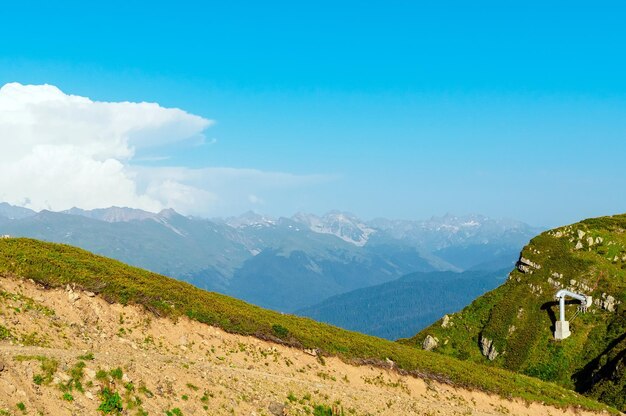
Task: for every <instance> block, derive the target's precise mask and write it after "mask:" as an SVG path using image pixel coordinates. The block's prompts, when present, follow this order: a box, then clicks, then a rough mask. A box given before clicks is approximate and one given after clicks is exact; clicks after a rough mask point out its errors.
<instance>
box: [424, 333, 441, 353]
mask: <svg viewBox="0 0 626 416" xmlns="http://www.w3.org/2000/svg"><path fill="white" fill-rule="evenodd" d="M438 346H439V340H438V339H437V338H435V337H433V336H432V335H426V338H424V342H422V349H424V350H426V351H432V350H434V349H435V348H437V347H438Z"/></svg>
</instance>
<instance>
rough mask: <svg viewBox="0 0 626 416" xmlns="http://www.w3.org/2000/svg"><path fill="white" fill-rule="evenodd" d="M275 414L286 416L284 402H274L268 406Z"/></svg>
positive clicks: (276, 415)
mask: <svg viewBox="0 0 626 416" xmlns="http://www.w3.org/2000/svg"><path fill="white" fill-rule="evenodd" d="M267 409H268V410H269V411H270V413H271V414H273V415H274V416H285V410H286V407H285V405H284V404H281V403H277V402H272V403H270V405H269V406H268V408H267Z"/></svg>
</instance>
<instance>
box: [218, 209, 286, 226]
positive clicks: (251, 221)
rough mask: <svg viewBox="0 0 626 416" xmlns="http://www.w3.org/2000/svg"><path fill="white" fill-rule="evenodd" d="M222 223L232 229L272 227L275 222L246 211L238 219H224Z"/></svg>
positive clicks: (269, 218)
mask: <svg viewBox="0 0 626 416" xmlns="http://www.w3.org/2000/svg"><path fill="white" fill-rule="evenodd" d="M224 223H225V224H227V225H229V226H231V227H233V228H243V227H273V226H275V225H276V220H275V219H274V218H272V217H268V216H265V215H262V214H257V213H256V212H254V211H248V212H246V213H243V214H241V215H240V216H238V217H230V218H226V219H225V220H224Z"/></svg>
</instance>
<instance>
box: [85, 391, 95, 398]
mask: <svg viewBox="0 0 626 416" xmlns="http://www.w3.org/2000/svg"><path fill="white" fill-rule="evenodd" d="M85 397H86V398H88V399H89V400H93V394H92V393H91V392H90V391H86V392H85Z"/></svg>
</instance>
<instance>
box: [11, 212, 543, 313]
mask: <svg viewBox="0 0 626 416" xmlns="http://www.w3.org/2000/svg"><path fill="white" fill-rule="evenodd" d="M536 232H537V229H536V228H534V227H531V226H529V225H527V224H524V223H521V222H518V221H512V220H497V219H490V218H487V217H484V216H479V215H472V216H464V217H456V216H453V215H446V216H444V217H433V218H431V219H430V220H425V221H398V220H387V219H376V220H373V221H364V220H361V219H359V218H357V217H355V216H354V215H351V214H348V213H343V212H337V211H333V212H329V213H328V214H325V215H323V216H316V215H313V214H306V213H298V214H296V215H294V216H293V217H291V218H286V217H280V218H273V217H268V216H264V215H260V214H257V213H253V212H248V213H245V214H243V215H241V216H237V217H231V218H225V219H221V218H218V219H211V220H209V219H203V218H196V217H188V216H184V215H180V214H179V213H177V212H175V211H174V210H171V209H170V210H164V211H161V212H159V213H151V212H146V211H142V210H137V209H130V208H119V207H111V208H105V209H96V210H82V209H78V208H73V209H70V210H67V211H64V212H52V211H46V210H44V211H41V212H35V211H31V210H28V209H25V208H21V207H16V206H12V205H9V204H7V203H2V204H0V234H8V235H12V236H21V237H32V238H37V239H41V240H46V241H51V242H59V243H66V244H71V245H75V246H79V247H82V248H85V249H88V250H90V251H93V252H95V253H98V254H102V255H106V256H109V257H112V258H115V259H118V260H121V261H124V262H126V263H129V264H131V265H135V266H139V267H143V268H146V269H149V270H151V271H155V272H158V273H163V274H167V275H170V276H174V277H176V278H178V279H181V280H185V281H188V282H190V283H192V284H194V285H196V286H197V287H200V288H203V289H207V290H214V291H219V292H221V293H225V294H229V295H232V296H236V297H238V298H241V299H244V300H247V301H250V302H252V303H255V304H258V305H261V306H264V307H268V308H271V309H275V310H279V311H283V312H292V311H295V310H298V309H301V308H305V307H308V306H312V305H315V304H317V303H319V302H321V301H323V300H324V299H327V298H328V297H331V296H335V295H338V294H341V293H345V292H349V291H351V290H355V289H359V288H363V287H368V286H373V285H378V284H382V283H386V282H390V281H393V280H396V279H398V278H400V277H402V276H404V275H406V274H409V273H415V272H431V271H455V272H460V271H464V270H481V271H493V270H499V269H501V268H502V267H510V266H511V265H512V264H513V263H514V261H515V260H516V258H517V256H518V253H519V250H520V248H521V247H522V246H523V245H524V244H525V243H526V242H527V241H528V239H529V238H531V237H532V236H533V235H535V234H536Z"/></svg>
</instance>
